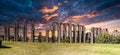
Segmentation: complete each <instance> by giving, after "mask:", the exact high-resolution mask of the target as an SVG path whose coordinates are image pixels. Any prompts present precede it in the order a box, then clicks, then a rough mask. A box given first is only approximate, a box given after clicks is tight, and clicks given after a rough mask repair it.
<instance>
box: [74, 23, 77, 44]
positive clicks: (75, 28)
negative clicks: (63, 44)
mask: <svg viewBox="0 0 120 55" xmlns="http://www.w3.org/2000/svg"><path fill="white" fill-rule="evenodd" d="M74 31H75V43H77V26H76V25H74Z"/></svg>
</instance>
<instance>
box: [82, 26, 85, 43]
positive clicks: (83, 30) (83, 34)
mask: <svg viewBox="0 0 120 55" xmlns="http://www.w3.org/2000/svg"><path fill="white" fill-rule="evenodd" d="M82 36H83V43H85V38H86V36H85V27H84V26H82Z"/></svg>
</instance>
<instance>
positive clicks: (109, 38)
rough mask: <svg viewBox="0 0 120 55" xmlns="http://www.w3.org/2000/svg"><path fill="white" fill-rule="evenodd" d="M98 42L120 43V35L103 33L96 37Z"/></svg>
mask: <svg viewBox="0 0 120 55" xmlns="http://www.w3.org/2000/svg"><path fill="white" fill-rule="evenodd" d="M96 43H112V44H115V43H117V44H118V43H120V37H119V36H118V37H115V36H112V35H109V34H108V33H101V34H99V35H98V36H97V37H96Z"/></svg>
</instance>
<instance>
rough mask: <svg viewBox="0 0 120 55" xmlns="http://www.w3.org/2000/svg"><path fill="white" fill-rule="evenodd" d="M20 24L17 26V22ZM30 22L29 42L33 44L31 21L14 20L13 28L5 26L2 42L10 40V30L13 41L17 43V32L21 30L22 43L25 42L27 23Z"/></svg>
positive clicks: (32, 22) (32, 23) (32, 24)
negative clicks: (20, 23)
mask: <svg viewBox="0 0 120 55" xmlns="http://www.w3.org/2000/svg"><path fill="white" fill-rule="evenodd" d="M20 21H21V22H22V26H19V22H20ZM28 21H30V22H31V37H32V38H31V41H32V42H34V21H33V20H32V19H25V18H24V19H16V20H15V22H14V26H9V25H6V26H5V27H4V30H5V32H4V40H7V41H9V40H10V29H11V28H13V29H14V41H18V39H19V30H20V29H22V30H23V41H24V42H27V22H28Z"/></svg>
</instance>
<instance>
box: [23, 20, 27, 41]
mask: <svg viewBox="0 0 120 55" xmlns="http://www.w3.org/2000/svg"><path fill="white" fill-rule="evenodd" d="M26 21H27V19H24V20H23V39H24V40H23V41H24V42H26V40H27V24H26Z"/></svg>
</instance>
